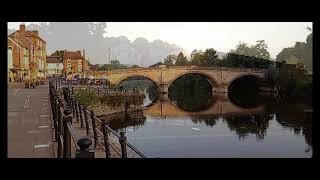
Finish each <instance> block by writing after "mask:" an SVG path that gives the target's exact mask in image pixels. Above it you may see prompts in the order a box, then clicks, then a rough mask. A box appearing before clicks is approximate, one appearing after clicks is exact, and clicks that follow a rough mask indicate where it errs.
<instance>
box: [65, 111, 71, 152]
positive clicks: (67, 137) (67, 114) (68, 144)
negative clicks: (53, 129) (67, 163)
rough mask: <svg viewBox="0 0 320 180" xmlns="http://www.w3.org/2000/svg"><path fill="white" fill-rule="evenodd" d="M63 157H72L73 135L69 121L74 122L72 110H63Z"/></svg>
mask: <svg viewBox="0 0 320 180" xmlns="http://www.w3.org/2000/svg"><path fill="white" fill-rule="evenodd" d="M63 113H64V117H63V129H64V132H63V158H71V135H70V132H69V129H68V123H71V122H72V116H71V111H70V110H69V109H67V110H65V111H63Z"/></svg>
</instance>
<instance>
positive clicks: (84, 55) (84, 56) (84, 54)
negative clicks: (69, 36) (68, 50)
mask: <svg viewBox="0 0 320 180" xmlns="http://www.w3.org/2000/svg"><path fill="white" fill-rule="evenodd" d="M82 51H83V54H82V56H83V58H84V59H86V52H85V50H84V49H83V50H82Z"/></svg>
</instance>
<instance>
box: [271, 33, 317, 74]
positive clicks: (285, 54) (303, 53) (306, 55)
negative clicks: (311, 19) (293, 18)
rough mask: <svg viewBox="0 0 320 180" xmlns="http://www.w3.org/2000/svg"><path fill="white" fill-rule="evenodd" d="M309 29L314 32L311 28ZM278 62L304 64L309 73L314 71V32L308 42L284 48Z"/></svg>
mask: <svg viewBox="0 0 320 180" xmlns="http://www.w3.org/2000/svg"><path fill="white" fill-rule="evenodd" d="M307 29H308V30H309V31H312V29H311V28H309V27H308V28H307ZM292 60H295V61H293V62H292ZM276 61H278V62H282V61H286V62H288V63H294V62H296V63H303V64H305V65H306V67H307V69H308V70H309V71H312V32H311V33H310V34H309V35H308V36H307V38H306V42H296V43H295V45H294V46H293V47H288V48H284V49H283V50H282V51H281V52H280V53H279V54H278V55H277V57H276Z"/></svg>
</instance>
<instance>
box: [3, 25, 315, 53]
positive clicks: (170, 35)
mask: <svg viewBox="0 0 320 180" xmlns="http://www.w3.org/2000/svg"><path fill="white" fill-rule="evenodd" d="M20 23H21V22H9V23H8V27H9V28H14V29H17V28H18V26H19V24H20ZM25 24H26V25H28V24H30V23H28V22H26V23H25ZM308 26H309V27H311V28H312V22H107V28H106V31H107V33H106V34H105V36H108V37H118V36H126V37H127V38H128V39H129V40H131V41H133V40H135V38H138V37H144V38H146V39H148V41H154V40H157V39H160V40H162V41H166V42H168V43H170V44H176V45H178V46H180V47H182V48H183V49H186V50H187V52H189V53H191V52H192V50H193V49H198V50H199V49H202V50H205V49H207V48H214V49H216V50H217V51H219V52H229V51H230V50H231V49H234V48H235V47H236V45H237V44H239V42H240V41H241V42H246V43H248V44H255V42H256V41H257V40H265V41H266V43H267V44H268V51H269V52H270V54H271V57H272V58H275V57H276V55H277V54H278V53H279V52H281V50H282V49H283V48H287V47H291V46H294V44H295V42H296V41H305V40H306V37H307V35H308V34H309V33H310V32H309V31H308V30H307V29H306V28H307V27H308Z"/></svg>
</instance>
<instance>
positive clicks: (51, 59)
mask: <svg viewBox="0 0 320 180" xmlns="http://www.w3.org/2000/svg"><path fill="white" fill-rule="evenodd" d="M47 63H62V57H61V56H47Z"/></svg>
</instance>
